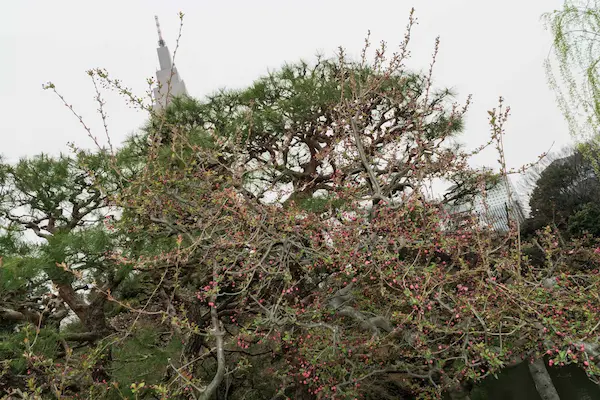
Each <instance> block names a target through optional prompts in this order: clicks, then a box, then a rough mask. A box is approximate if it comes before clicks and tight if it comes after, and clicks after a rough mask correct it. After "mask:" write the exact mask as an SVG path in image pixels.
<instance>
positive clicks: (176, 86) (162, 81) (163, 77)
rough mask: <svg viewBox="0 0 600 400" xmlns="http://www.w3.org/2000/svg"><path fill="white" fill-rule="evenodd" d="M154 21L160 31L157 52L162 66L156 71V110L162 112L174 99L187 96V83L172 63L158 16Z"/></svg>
mask: <svg viewBox="0 0 600 400" xmlns="http://www.w3.org/2000/svg"><path fill="white" fill-rule="evenodd" d="M154 20H155V21H156V30H157V31H158V48H157V49H156V52H157V53H158V62H159V65H160V69H159V70H157V71H156V81H157V86H156V88H154V108H155V110H160V109H163V108H165V107H166V106H167V105H168V104H169V102H170V101H171V99H172V98H173V97H176V96H184V95H187V90H186V88H185V83H184V82H183V80H181V77H180V76H179V73H178V72H177V68H175V66H174V65H173V63H172V61H171V53H169V48H168V47H167V46H166V45H165V41H164V40H163V38H162V32H161V31H160V24H159V23H158V16H154ZM167 95H168V96H167Z"/></svg>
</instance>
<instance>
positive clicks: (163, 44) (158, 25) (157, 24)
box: [154, 15, 165, 47]
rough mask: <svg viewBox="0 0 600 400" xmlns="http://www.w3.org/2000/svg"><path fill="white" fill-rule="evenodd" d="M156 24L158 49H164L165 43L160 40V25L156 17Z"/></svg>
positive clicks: (156, 16)
mask: <svg viewBox="0 0 600 400" xmlns="http://www.w3.org/2000/svg"><path fill="white" fill-rule="evenodd" d="M154 21H155V22H156V31H157V32H158V47H165V41H164V40H163V38H162V32H161V31H160V23H159V22H158V15H155V16H154Z"/></svg>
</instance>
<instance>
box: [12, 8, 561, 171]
mask: <svg viewBox="0 0 600 400" xmlns="http://www.w3.org/2000/svg"><path fill="white" fill-rule="evenodd" d="M561 4H562V0H527V1H523V0H505V1H491V0H451V1H449V0H421V1H416V0H413V2H408V1H403V0H396V1H391V0H390V1H377V0H371V1H369V2H365V1H355V0H346V1H342V0H328V1H323V0H322V1H315V0H303V1H295V2H291V1H281V0H279V1H277V0H269V1H267V0H253V1H242V0H235V1H234V0H232V1H227V2H225V1H220V2H217V1H206V0H200V1H198V0H196V1H192V0H187V1H158V0H152V1H151V0H143V1H142V0H126V1H123V0H121V1H114V0H103V1H99V2H92V1H81V0H79V1H61V0H54V1H47V0H46V1H41V0H40V1H30V0H18V1H7V0H5V1H3V2H2V4H0V116H1V126H0V129H1V131H0V135H1V136H0V137H1V141H0V154H2V155H4V156H5V157H6V158H7V159H8V160H10V161H15V160H17V159H18V158H19V157H22V156H30V155H34V154H37V153H40V152H46V153H51V154H58V153H59V152H61V151H63V152H64V151H68V149H67V146H66V144H67V142H75V143H76V144H77V145H79V146H81V147H92V146H93V144H92V143H91V140H90V139H89V138H87V137H86V132H85V131H84V130H83V129H82V128H81V126H80V125H79V122H78V121H77V120H76V119H75V118H74V116H73V115H72V114H70V112H69V110H68V109H67V108H65V107H64V106H63V105H62V104H61V102H60V101H59V99H58V98H56V97H55V96H53V94H52V93H50V92H49V91H44V90H42V84H43V83H45V82H47V81H52V82H54V83H55V84H56V85H57V88H58V90H59V91H60V92H61V93H62V94H63V95H64V96H65V97H66V98H67V99H68V101H69V103H71V104H72V105H73V106H74V107H75V109H76V110H77V111H78V112H79V113H80V114H82V115H83V116H84V119H85V121H86V123H87V124H88V125H89V126H91V127H92V129H93V131H94V133H95V134H96V135H97V136H98V137H99V138H103V136H104V133H103V130H102V124H101V120H100V118H99V116H98V114H97V113H96V111H95V110H96V108H97V105H96V104H95V102H94V100H93V97H94V89H93V86H92V83H91V81H90V79H89V77H88V76H87V75H86V74H85V71H86V70H87V69H90V68H95V67H104V68H106V69H108V71H109V72H110V73H111V74H112V75H113V76H116V77H118V78H120V79H121V80H122V81H123V82H124V83H125V84H126V85H127V86H129V87H132V88H133V89H134V91H136V92H137V93H139V94H140V95H141V94H143V92H144V90H145V89H146V82H145V81H146V78H148V77H151V76H153V75H154V72H155V69H156V68H157V67H158V59H157V56H156V45H157V43H156V42H157V35H156V30H155V26H154V15H155V14H156V15H158V16H159V18H160V22H161V27H162V31H163V36H164V38H165V40H166V42H167V45H168V46H169V48H170V50H171V51H173V50H174V47H175V38H176V35H177V30H178V24H179V20H178V17H177V13H178V12H179V11H182V12H184V13H185V21H184V28H183V38H182V42H181V47H180V50H179V52H178V55H177V59H176V64H177V67H178V70H179V73H180V75H181V76H182V78H183V79H184V80H185V82H186V86H187V89H188V91H189V93H190V95H192V96H195V97H202V96H204V95H206V94H209V93H210V92H212V91H214V90H216V89H218V88H221V87H229V88H239V87H243V86H246V85H248V84H250V83H251V82H252V81H253V80H254V79H255V78H257V77H258V76H260V75H261V74H263V73H265V72H267V69H273V68H276V67H278V66H281V65H282V64H283V63H284V62H286V61H296V60H298V59H300V58H303V59H306V60H308V61H310V60H314V55H315V54H316V53H317V52H321V53H323V54H325V55H326V56H332V55H334V53H335V51H336V49H337V47H338V46H340V45H341V46H343V47H345V48H346V49H347V50H348V52H349V54H351V55H355V56H357V55H358V54H359V53H360V50H361V48H362V46H363V41H364V38H365V36H366V33H367V31H368V30H369V29H370V30H371V32H372V36H371V37H372V40H373V42H374V44H376V43H377V42H378V41H379V40H386V41H387V42H388V43H389V45H390V47H393V46H396V45H397V44H399V43H400V41H401V40H402V37H403V34H404V27H405V25H406V22H407V18H408V12H409V10H410V7H411V6H413V5H414V6H415V8H416V15H417V18H418V20H419V25H418V26H417V27H416V28H415V30H414V32H413V42H412V45H411V49H412V53H413V58H412V61H411V65H412V66H413V67H415V68H419V69H425V68H428V64H429V62H430V60H431V58H430V57H431V52H432V50H433V43H434V39H435V37H436V36H437V35H439V36H441V51H440V54H439V57H438V62H437V65H436V70H435V73H434V76H435V80H436V82H437V84H438V85H439V86H449V87H453V88H454V89H455V90H456V91H457V92H458V99H459V100H460V101H463V100H464V99H465V98H466V96H467V95H468V94H469V93H471V94H473V99H474V102H473V105H472V108H471V110H470V111H469V113H468V115H467V124H466V130H465V133H464V135H463V136H462V140H461V141H462V142H464V143H466V144H467V145H468V146H469V147H475V146H477V145H478V144H481V143H483V142H485V141H486V140H487V138H488V137H489V134H488V132H489V126H488V124H487V118H488V115H487V112H486V111H487V110H489V109H491V108H492V107H494V106H496V104H497V100H498V96H503V97H504V98H505V99H506V104H508V105H510V106H511V109H512V116H511V118H510V120H509V123H508V124H507V136H506V138H505V150H506V157H507V160H508V164H509V167H518V166H520V165H521V164H524V163H527V162H530V161H533V160H534V159H535V158H536V156H537V155H539V154H540V153H542V152H544V151H546V150H548V149H549V147H550V146H551V145H552V143H553V142H555V145H554V148H553V149H559V148H561V147H562V146H563V145H564V144H566V143H568V142H569V141H570V138H569V135H568V131H567V126H566V123H565V122H564V120H563V118H562V116H561V114H560V112H559V110H558V108H557V106H556V104H555V100H554V95H553V94H552V92H551V91H550V90H549V89H548V86H547V82H546V77H545V73H544V68H543V61H544V58H545V57H546V56H547V55H548V53H549V51H550V45H551V36H550V33H549V32H547V31H545V30H544V28H543V25H542V22H541V20H540V15H541V14H542V13H543V12H546V11H552V10H553V9H556V8H560V6H561ZM106 99H107V100H108V102H109V104H108V106H107V109H108V112H109V129H110V132H111V136H112V138H113V143H115V142H116V143H118V142H120V141H121V140H122V139H123V138H124V137H125V136H126V135H127V134H129V133H131V132H133V131H135V130H136V129H137V128H138V127H140V126H141V124H142V123H143V121H144V119H145V115H143V114H142V113H140V112H137V111H134V110H132V109H130V108H128V107H127V106H126V105H125V104H124V102H123V101H121V100H120V99H119V98H118V97H117V96H114V95H108V96H106ZM496 159H497V157H496V155H495V154H494V153H490V152H488V153H486V154H485V156H484V157H480V158H479V159H478V160H477V162H478V163H485V164H488V165H490V166H494V165H496Z"/></svg>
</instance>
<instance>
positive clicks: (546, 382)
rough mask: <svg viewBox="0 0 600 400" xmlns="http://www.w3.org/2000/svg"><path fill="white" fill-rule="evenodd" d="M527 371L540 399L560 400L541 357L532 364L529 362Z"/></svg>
mask: <svg viewBox="0 0 600 400" xmlns="http://www.w3.org/2000/svg"><path fill="white" fill-rule="evenodd" d="M529 373H530V374H531V377H532V378H533V382H534V383H535V388H536V389H537V391H538V393H539V394H540V397H541V398H542V400H560V396H559V395H558V392H557V391H556V388H555V387H554V383H552V378H550V374H549V373H548V370H547V369H546V365H545V364H544V358H543V357H542V358H538V359H537V360H535V362H534V363H533V364H529Z"/></svg>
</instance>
